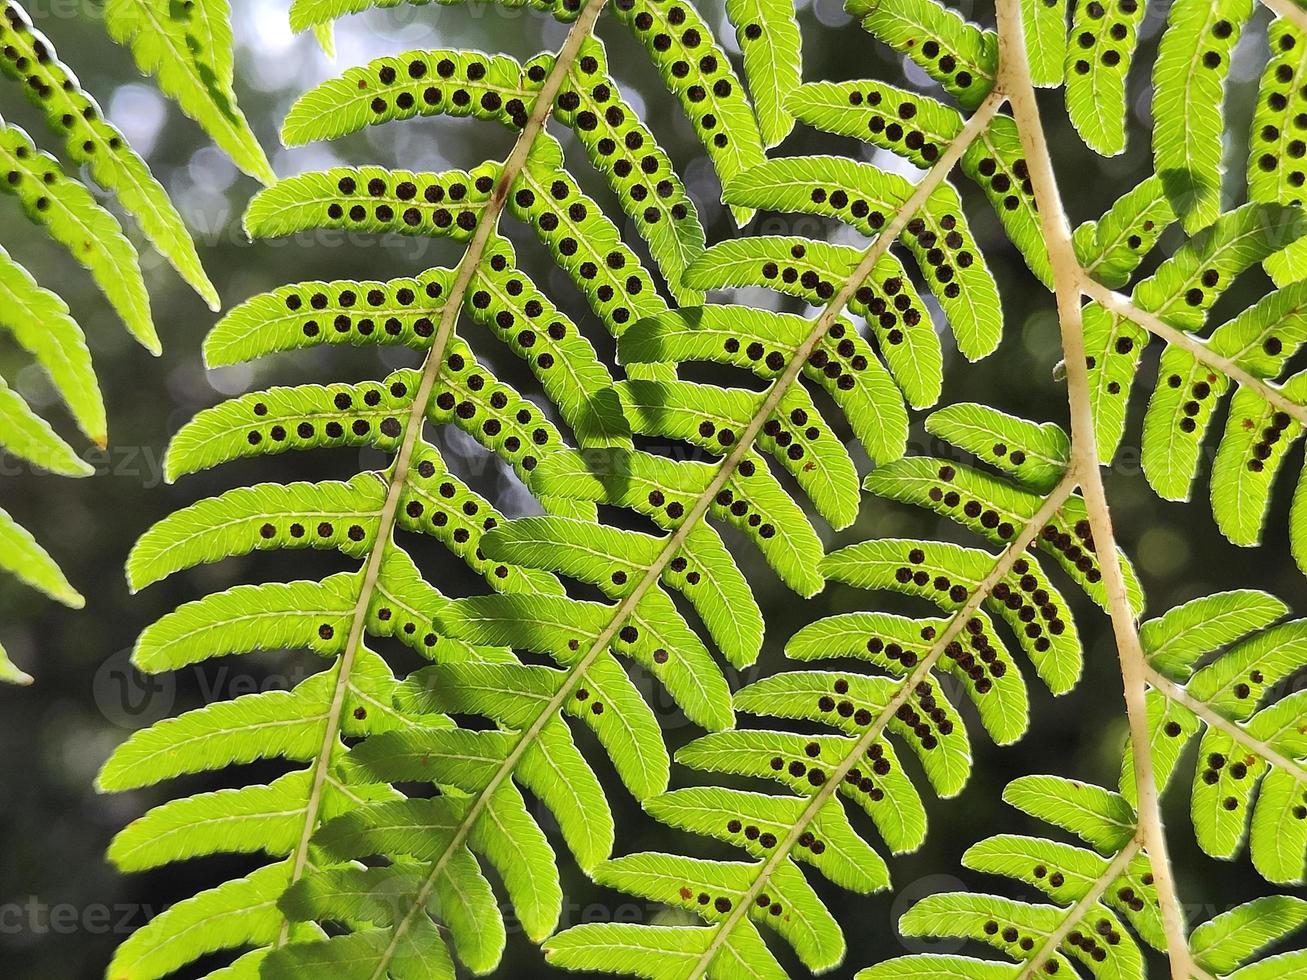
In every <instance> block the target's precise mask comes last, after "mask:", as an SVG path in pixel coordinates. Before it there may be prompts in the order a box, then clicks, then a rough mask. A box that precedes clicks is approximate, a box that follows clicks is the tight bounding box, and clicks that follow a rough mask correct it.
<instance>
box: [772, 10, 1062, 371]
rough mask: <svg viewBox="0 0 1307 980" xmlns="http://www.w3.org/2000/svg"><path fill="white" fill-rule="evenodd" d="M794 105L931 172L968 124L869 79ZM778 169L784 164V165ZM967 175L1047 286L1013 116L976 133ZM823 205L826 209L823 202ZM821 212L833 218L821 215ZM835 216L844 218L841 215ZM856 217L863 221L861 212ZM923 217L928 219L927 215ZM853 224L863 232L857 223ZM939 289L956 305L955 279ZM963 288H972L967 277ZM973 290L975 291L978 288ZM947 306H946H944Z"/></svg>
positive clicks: (821, 125) (807, 92) (808, 117)
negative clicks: (941, 155) (940, 156)
mask: <svg viewBox="0 0 1307 980" xmlns="http://www.w3.org/2000/svg"><path fill="white" fill-rule="evenodd" d="M949 16H950V17H952V16H953V15H952V14H950V15H949ZM945 57H948V56H945ZM790 102H791V105H793V107H794V111H795V114H796V115H797V116H798V118H800V119H802V120H803V121H804V122H806V123H808V124H809V125H811V126H813V127H814V128H816V129H820V130H824V131H826V132H831V133H839V134H841V135H844V136H852V137H854V138H856V139H861V140H864V141H866V142H868V143H871V144H872V145H874V146H878V147H880V148H881V149H883V150H888V151H890V152H891V153H894V154H897V155H898V156H901V157H903V158H904V159H905V160H908V161H910V162H911V163H913V164H915V165H916V166H918V167H929V166H931V165H932V164H933V163H934V162H935V161H936V160H937V159H938V158H939V154H940V153H941V152H943V149H944V148H945V147H947V146H948V145H949V144H950V143H952V142H953V141H954V140H955V139H957V138H958V136H959V134H960V133H961V132H962V128H963V125H964V120H963V117H962V115H961V114H960V113H958V111H957V110H956V109H953V108H951V107H949V106H946V105H944V104H943V103H941V102H939V101H938V100H936V99H932V98H930V97H929V96H925V95H920V94H919V93H916V92H911V91H908V90H906V89H902V88H897V87H895V86H893V85H887V84H886V83H884V82H879V81H874V80H870V79H864V80H861V81H856V82H840V83H830V82H819V83H815V84H812V85H804V86H802V87H801V88H800V89H799V90H798V91H797V92H795V94H794V95H793V96H792V97H791V99H790ZM794 159H802V158H794ZM816 159H819V160H820V161H821V165H822V168H823V169H825V168H827V167H829V168H830V172H831V173H841V172H842V171H841V170H840V169H837V168H841V167H847V166H850V163H849V162H848V161H844V162H842V163H840V162H830V163H828V162H827V160H826V158H816ZM776 163H777V164H783V163H784V161H776ZM852 166H855V167H857V166H859V165H857V164H852ZM961 169H962V172H963V173H964V174H966V176H967V177H969V178H970V179H971V180H972V181H974V182H975V183H976V184H977V185H978V186H979V187H980V189H981V191H983V192H984V194H985V197H986V198H987V199H988V201H989V202H990V205H991V206H992V207H993V209H994V213H995V214H996V215H998V218H999V221H1000V222H1002V224H1003V226H1004V229H1005V230H1006V231H1007V233H1008V236H1009V237H1010V238H1011V240H1012V242H1013V244H1015V245H1016V246H1017V248H1018V249H1020V251H1021V254H1022V256H1023V257H1024V258H1025V260H1026V263H1027V265H1029V266H1030V269H1031V271H1033V272H1034V273H1035V275H1037V276H1039V277H1040V278H1041V279H1042V280H1043V281H1044V282H1045V283H1050V282H1051V281H1052V278H1051V276H1052V273H1051V270H1050V267H1049V264H1048V252H1047V249H1046V248H1045V247H1044V240H1043V235H1042V232H1041V230H1040V227H1039V216H1038V214H1037V213H1036V211H1035V209H1034V205H1033V202H1034V197H1033V190H1032V188H1031V186H1030V172H1029V169H1028V167H1027V166H1026V161H1025V157H1024V155H1023V151H1022V148H1021V141H1020V138H1019V137H1018V135H1017V131H1016V126H1015V125H1014V124H1013V122H1012V120H1011V119H1010V118H1009V117H1007V116H996V117H994V118H993V119H992V120H991V121H990V122H989V124H988V126H987V127H986V129H985V130H984V131H983V132H981V133H979V134H977V137H976V139H975V141H974V142H972V143H970V144H969V145H968V147H967V149H966V152H965V153H964V154H963V155H962V160H961ZM890 179H893V178H892V177H891V178H890ZM945 187H946V188H947V189H946V190H945V191H944V192H943V194H944V195H945V196H953V191H952V188H951V186H949V185H945ZM847 193H853V191H851V190H850V191H847ZM817 203H820V198H818V200H817ZM952 206H953V208H954V211H953V214H954V216H955V217H956V219H957V220H959V221H962V220H964V219H963V218H962V215H961V212H960V207H961V205H960V203H959V204H953V205H952ZM803 210H808V209H803ZM817 213H821V214H829V213H831V212H829V211H827V210H825V209H820V210H818V212H817ZM832 216H833V217H842V216H841V215H839V214H833V215H832ZM854 217H855V218H856V217H859V215H858V214H857V213H856V212H855V214H854ZM922 217H923V218H925V217H926V214H925V213H924V212H923V214H922ZM843 220H847V219H843ZM853 224H854V226H855V227H859V225H858V224H857V223H856V222H853ZM859 230H861V228H860V227H859ZM932 230H933V231H935V232H936V234H937V237H939V238H945V237H946V236H945V235H941V234H939V233H938V229H932ZM947 230H952V229H946V231H947ZM864 234H865V232H864ZM916 234H919V233H916ZM905 244H907V245H908V246H909V247H911V246H912V241H911V240H910V239H905ZM932 244H933V243H932ZM926 247H927V248H929V247H931V246H930V245H927V246H926ZM977 254H979V253H977ZM964 261H965V260H964ZM931 264H932V265H934V264H937V263H931ZM959 264H961V263H959ZM923 268H924V267H923ZM940 282H941V283H945V285H943V286H942V287H940V288H941V289H942V291H943V293H944V299H947V298H950V297H949V293H950V292H953V290H951V289H950V288H949V285H948V284H950V283H951V282H952V280H940ZM957 283H958V284H960V285H967V283H966V281H965V280H964V279H961V278H959V279H958V280H957ZM971 285H972V286H973V289H974V286H975V284H974V283H972V284H971ZM951 298H956V296H953V297H951ZM944 299H941V303H943V302H944ZM964 353H966V350H965V348H964ZM968 356H971V355H970V354H968ZM973 359H974V357H973Z"/></svg>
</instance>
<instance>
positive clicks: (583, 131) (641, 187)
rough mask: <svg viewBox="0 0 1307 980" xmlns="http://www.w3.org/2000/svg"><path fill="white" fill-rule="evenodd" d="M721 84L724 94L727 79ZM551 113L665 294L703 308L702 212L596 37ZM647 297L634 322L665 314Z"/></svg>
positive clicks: (653, 294)
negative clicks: (630, 230) (692, 270)
mask: <svg viewBox="0 0 1307 980" xmlns="http://www.w3.org/2000/svg"><path fill="white" fill-rule="evenodd" d="M530 71H531V69H528V72H530ZM723 81H724V84H723V85H722V86H721V87H722V88H723V90H725V87H726V85H729V84H730V82H729V81H726V80H723ZM764 91H771V90H770V88H766V89H764ZM759 111H760V113H761V109H760V110H759ZM554 113H555V115H556V116H557V118H558V121H559V122H561V123H563V124H564V125H565V126H568V127H570V128H571V129H572V131H573V132H574V133H575V134H576V136H577V139H579V140H580V141H581V145H582V146H584V147H585V150H586V154H587V155H588V156H589V157H590V162H591V164H593V165H594V166H595V168H596V169H598V170H599V171H600V172H601V173H603V175H604V176H605V177H606V178H607V180H608V185H609V187H611V188H612V190H613V192H614V193H615V194H616V195H617V199H618V202H619V203H620V205H621V208H622V210H623V211H624V212H625V213H626V215H627V217H628V218H630V219H631V221H633V222H634V223H635V228H636V231H637V232H639V234H640V237H642V238H643V239H644V240H645V241H646V242H648V243H649V252H650V255H651V256H652V257H653V260H654V262H656V263H657V264H658V268H659V269H660V270H661V271H662V274H663V278H664V279H665V280H666V282H667V289H668V291H669V292H670V293H671V294H672V296H673V297H674V298H675V299H676V301H677V302H678V303H680V304H681V305H683V306H694V305H697V304H698V303H702V302H703V294H702V293H701V292H700V291H699V290H697V289H691V288H689V287H688V285H687V284H686V282H685V271H686V269H688V268H689V267H690V266H691V264H692V263H693V262H694V261H695V259H696V258H697V257H698V256H699V254H700V253H701V252H702V251H703V247H704V231H703V226H702V225H701V224H700V223H699V216H698V212H697V211H696V210H695V207H694V202H693V201H691V200H690V197H689V195H688V194H687V193H686V190H685V184H684V182H683V181H682V180H681V178H680V176H679V175H678V174H677V173H676V170H675V169H674V168H673V166H672V162H671V159H670V158H669V157H668V155H667V152H666V151H665V150H664V149H663V148H662V147H661V146H659V145H658V142H657V140H656V139H655V137H654V135H653V133H652V132H651V131H650V129H649V127H648V125H647V124H646V123H645V122H644V121H643V120H642V119H641V118H640V116H639V114H638V113H637V112H636V111H635V109H634V108H633V107H632V106H631V104H630V103H629V102H628V101H627V99H626V98H625V96H624V95H623V92H622V90H621V87H620V86H619V85H618V84H617V82H616V81H615V80H614V79H613V78H612V76H611V75H610V74H608V59H607V55H606V53H605V51H604V47H603V45H602V44H601V43H600V42H599V40H598V39H597V38H590V39H588V40H587V42H586V43H585V44H584V45H582V47H581V56H580V57H579V58H578V59H577V60H576V62H575V63H574V64H573V66H572V69H571V71H570V72H569V74H568V79H567V82H566V83H565V84H564V85H563V87H562V89H561V90H560V91H559V93H558V95H557V96H556V97H555V99H554ZM645 295H647V297H648V300H647V303H648V304H650V305H644V304H642V307H641V308H640V309H636V310H633V311H632V312H633V313H634V314H635V316H634V317H633V319H632V321H631V322H634V320H635V319H639V318H640V317H643V316H650V315H653V314H654V313H657V312H660V310H659V306H660V305H661V304H659V301H658V294H657V292H656V291H654V290H653V289H649V290H648V291H647V293H646V294H645ZM600 315H601V316H602V315H603V314H602V313H601V314H600ZM605 322H606V325H607V326H608V328H609V330H612V331H614V332H617V331H619V330H620V329H621V325H620V324H615V323H612V322H608V321H607V320H606V321H605Z"/></svg>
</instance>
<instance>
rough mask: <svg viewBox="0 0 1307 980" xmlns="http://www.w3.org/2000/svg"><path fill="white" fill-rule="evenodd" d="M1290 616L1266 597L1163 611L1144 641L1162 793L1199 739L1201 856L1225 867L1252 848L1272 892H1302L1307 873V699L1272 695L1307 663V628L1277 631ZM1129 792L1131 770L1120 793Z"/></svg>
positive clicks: (1224, 596) (1222, 597) (1196, 812)
mask: <svg viewBox="0 0 1307 980" xmlns="http://www.w3.org/2000/svg"><path fill="white" fill-rule="evenodd" d="M1285 612H1287V609H1286V607H1285V606H1284V605H1283V604H1282V603H1280V602H1279V600H1277V599H1275V598H1274V597H1273V596H1270V595H1267V594H1265V593H1262V592H1256V591H1251V590H1246V591H1240V592H1226V593H1218V594H1216V595H1211V596H1206V597H1203V598H1201V599H1195V600H1193V601H1192V602H1189V603H1186V604H1184V605H1182V606H1178V607H1176V608H1175V609H1172V610H1170V611H1168V612H1167V613H1166V614H1165V615H1164V616H1162V617H1160V618H1159V619H1156V620H1152V621H1151V622H1149V623H1147V624H1146V625H1145V628H1144V630H1143V631H1142V632H1141V640H1142V641H1143V643H1144V645H1145V646H1144V650H1145V653H1146V654H1147V656H1148V658H1149V663H1150V667H1149V671H1150V672H1149V675H1148V679H1149V682H1150V684H1151V685H1152V686H1151V688H1150V690H1149V692H1148V709H1149V723H1150V729H1151V731H1152V737H1151V741H1152V750H1153V753H1154V759H1155V763H1156V778H1157V781H1158V785H1159V787H1160V788H1165V787H1166V786H1167V785H1168V783H1169V782H1170V780H1171V779H1172V777H1173V776H1174V775H1175V773H1176V769H1177V767H1178V764H1179V761H1180V756H1181V753H1182V752H1183V751H1184V749H1185V747H1186V746H1187V745H1189V743H1190V742H1192V741H1193V739H1194V738H1196V737H1199V736H1200V735H1201V739H1200V744H1199V748H1198V759H1199V762H1198V766H1197V770H1196V772H1195V774H1194V782H1193V791H1192V810H1193V822H1194V832H1195V834H1196V836H1197V839H1198V843H1199V846H1200V847H1202V848H1203V850H1204V851H1206V852H1207V853H1209V854H1211V855H1213V856H1214V857H1220V858H1225V859H1229V858H1233V857H1235V856H1237V855H1238V854H1239V853H1240V851H1242V849H1243V845H1244V840H1245V838H1247V839H1248V841H1249V844H1250V849H1251V852H1252V859H1253V865H1254V867H1256V868H1257V870H1258V872H1259V873H1260V874H1261V875H1262V877H1264V878H1266V879H1267V880H1268V881H1271V882H1274V883H1276V884H1292V883H1300V882H1302V880H1303V877H1304V873H1307V767H1304V763H1303V760H1304V759H1305V758H1307V743H1305V742H1304V740H1303V733H1302V731H1301V727H1302V717H1303V710H1304V708H1303V704H1304V698H1303V697H1302V692H1297V693H1293V694H1289V695H1287V696H1284V697H1280V698H1279V699H1278V700H1275V699H1274V698H1275V691H1276V685H1278V684H1279V683H1280V682H1281V681H1283V680H1285V679H1287V678H1289V677H1292V676H1293V675H1294V674H1295V673H1296V672H1298V671H1300V670H1301V669H1302V668H1303V665H1304V663H1307V623H1304V622H1303V621H1302V620H1293V621H1290V622H1286V623H1280V624H1279V625H1272V624H1274V623H1275V621H1276V620H1277V619H1279V618H1280V617H1281V616H1283V615H1284V613H1285ZM1222 648H1225V649H1224V650H1223V651H1222ZM1218 651H1222V652H1220V653H1219V655H1217V656H1213V655H1214V654H1216V653H1217V652H1218ZM1259 786H1260V789H1259ZM1132 787H1133V768H1132V766H1131V764H1130V762H1129V760H1127V764H1126V767H1125V770H1124V771H1123V774H1122V792H1124V793H1126V794H1127V795H1129V794H1130V793H1131V792H1132ZM1250 825H1251V830H1250Z"/></svg>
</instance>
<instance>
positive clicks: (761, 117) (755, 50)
mask: <svg viewBox="0 0 1307 980" xmlns="http://www.w3.org/2000/svg"><path fill="white" fill-rule="evenodd" d="M726 17H727V19H728V20H729V21H730V22H731V26H732V27H734V28H735V39H736V41H737V43H738V44H739V46H740V49H741V50H742V51H743V52H744V74H745V77H746V78H747V79H748V80H749V94H750V95H751V96H752V97H753V108H754V113H755V115H756V116H757V117H758V128H759V130H761V133H762V142H763V146H764V147H767V148H769V149H770V148H771V147H773V146H776V145H777V144H778V143H780V142H782V141H783V140H784V139H785V137H786V136H788V135H789V134H790V130H791V129H793V128H794V117H793V116H792V115H791V114H790V110H789V107H788V106H787V105H786V100H787V98H788V96H789V95H790V93H791V92H793V91H794V90H795V89H797V88H798V87H799V79H800V74H801V72H800V69H801V64H800V62H801V54H800V49H801V47H802V38H801V37H800V35H799V25H798V22H797V20H796V19H795V16H794V6H793V4H789V3H778V2H774V0H730V2H728V3H727V4H726Z"/></svg>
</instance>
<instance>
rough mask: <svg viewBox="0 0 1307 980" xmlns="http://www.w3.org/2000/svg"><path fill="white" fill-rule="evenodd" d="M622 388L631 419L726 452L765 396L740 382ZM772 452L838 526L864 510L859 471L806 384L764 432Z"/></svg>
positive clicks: (646, 429) (644, 429) (649, 431)
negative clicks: (733, 385)
mask: <svg viewBox="0 0 1307 980" xmlns="http://www.w3.org/2000/svg"><path fill="white" fill-rule="evenodd" d="M618 394H619V395H620V396H621V398H622V405H623V407H624V409H625V411H626V415H627V418H629V419H630V420H631V425H632V427H633V428H635V429H636V430H637V431H639V432H640V433H642V434H644V435H653V436H666V437H668V438H672V439H680V440H683V441H685V442H688V443H690V444H691V445H694V446H698V447H699V448H700V449H702V450H704V451H705V452H709V453H712V452H720V451H721V450H722V447H723V446H728V445H730V443H731V442H732V441H733V436H734V434H735V433H737V432H743V431H744V429H745V427H746V426H747V425H748V424H749V420H750V419H751V418H752V417H753V415H754V414H755V413H756V412H757V411H758V407H759V401H760V400H761V396H758V395H755V394H754V393H753V392H748V391H742V390H740V389H738V388H719V387H716V386H713V385H700V384H694V383H692V382H689V381H637V380H633V381H626V382H622V383H620V384H619V386H618ZM758 448H759V449H761V450H762V451H764V452H766V453H767V454H768V455H769V456H771V457H772V458H773V459H774V460H776V462H777V463H778V464H780V466H781V467H782V468H783V469H785V470H786V471H787V472H788V473H789V474H790V476H792V477H793V478H794V480H795V481H796V482H797V483H798V484H799V486H801V487H802V488H803V490H804V492H805V493H806V494H807V495H808V497H809V498H810V499H811V500H812V503H813V506H814V507H816V509H817V512H818V513H819V514H821V516H822V517H823V518H824V519H825V520H826V522H827V523H828V524H830V526H831V527H833V528H842V527H847V526H848V525H849V524H852V523H853V520H854V518H855V517H857V513H858V503H859V493H858V474H857V470H856V469H855V468H854V465H853V460H852V458H851V457H850V456H849V453H848V450H847V449H845V448H844V444H843V443H841V442H840V441H839V439H837V438H836V436H835V434H834V433H833V432H832V431H831V429H830V427H829V426H828V425H827V424H826V422H825V420H824V419H823V418H822V417H821V415H820V413H818V411H817V408H816V406H815V405H813V403H812V399H811V398H810V397H808V395H807V394H806V392H804V390H803V389H801V388H791V389H790V390H789V392H787V393H786V396H785V398H784V399H782V402H781V404H780V405H778V406H777V407H776V409H775V411H773V412H772V416H771V418H770V419H769V420H768V421H767V423H765V424H764V429H763V432H762V433H761V434H760V435H759V437H758Z"/></svg>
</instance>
